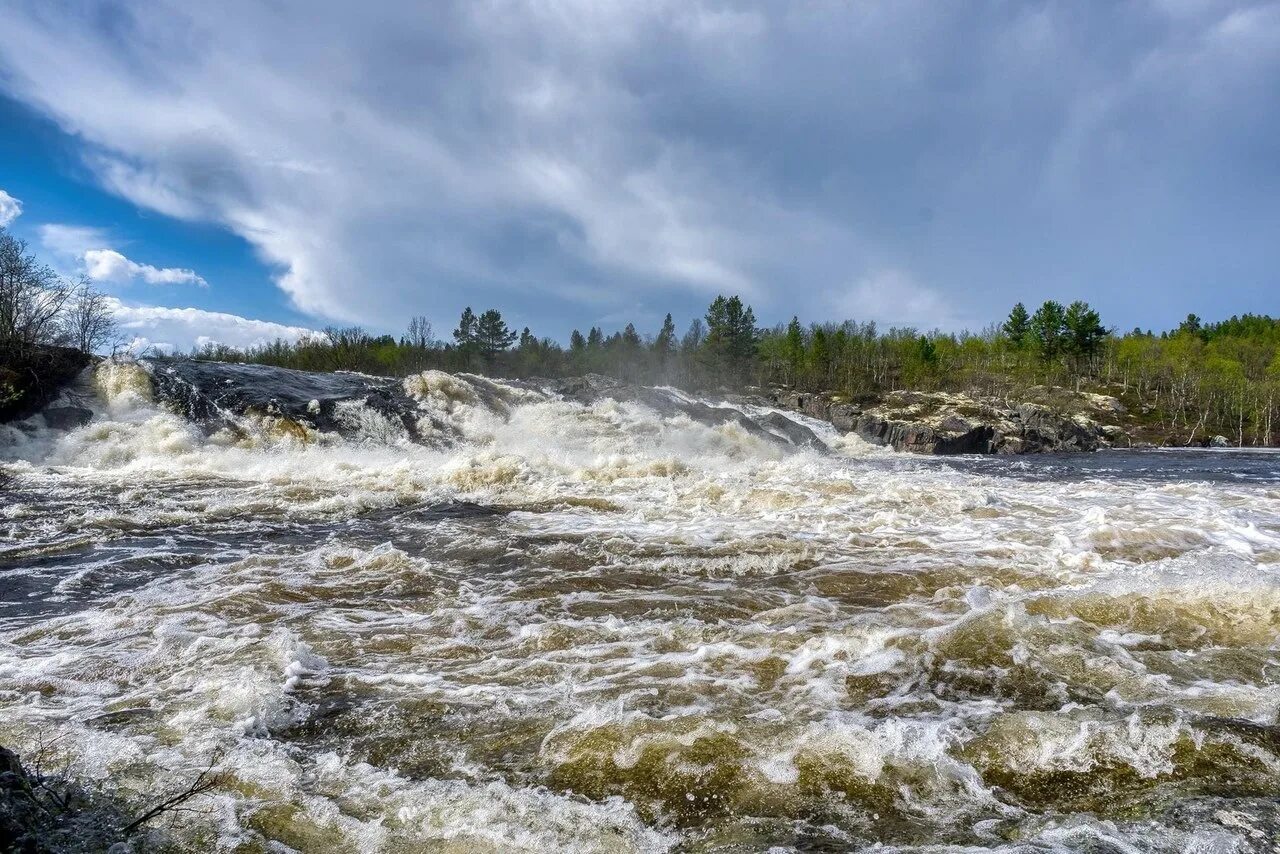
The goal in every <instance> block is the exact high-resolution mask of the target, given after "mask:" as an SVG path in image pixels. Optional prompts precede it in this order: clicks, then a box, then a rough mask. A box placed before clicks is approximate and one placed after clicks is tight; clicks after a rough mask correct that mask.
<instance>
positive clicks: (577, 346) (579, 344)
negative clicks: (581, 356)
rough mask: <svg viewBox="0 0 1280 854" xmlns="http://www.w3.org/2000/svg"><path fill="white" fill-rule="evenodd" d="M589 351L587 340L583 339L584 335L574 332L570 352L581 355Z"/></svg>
mask: <svg viewBox="0 0 1280 854" xmlns="http://www.w3.org/2000/svg"><path fill="white" fill-rule="evenodd" d="M585 349H587V339H586V338H583V337H582V333H581V332H579V331H578V330H576V329H575V330H573V334H572V335H570V336H569V350H570V351H572V352H574V353H581V352H582V351H583V350H585Z"/></svg>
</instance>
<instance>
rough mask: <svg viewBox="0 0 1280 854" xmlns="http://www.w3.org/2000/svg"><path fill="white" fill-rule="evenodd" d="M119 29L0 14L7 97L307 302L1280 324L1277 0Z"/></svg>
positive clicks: (422, 17) (78, 13)
mask: <svg viewBox="0 0 1280 854" xmlns="http://www.w3.org/2000/svg"><path fill="white" fill-rule="evenodd" d="M86 9H89V10H91V11H93V12H94V13H93V14H84V12H85V11H86ZM124 9H125V7H122V6H109V5H104V4H82V3H77V4H69V3H62V4H58V3H48V2H40V3H36V2H29V3H25V4H24V3H19V4H17V5H16V6H11V7H10V9H9V11H8V12H6V13H5V16H6V19H7V20H6V26H5V27H3V28H0V68H3V70H4V78H3V79H4V81H5V86H6V87H7V90H8V91H9V92H10V94H11V95H13V96H14V97H16V98H19V99H21V100H23V101H25V102H27V103H29V104H31V105H33V106H35V107H37V108H38V109H41V110H43V111H45V112H47V113H48V114H50V115H52V116H53V117H54V118H56V119H57V120H58V121H59V122H60V123H61V124H62V125H63V127H65V128H66V129H67V130H69V131H72V132H74V133H76V134H78V135H80V137H81V138H82V139H83V140H84V141H85V145H86V156H87V158H88V160H89V162H90V163H91V164H92V165H93V166H94V168H95V170H96V171H97V174H98V175H99V177H100V178H101V180H102V181H103V183H104V185H106V186H108V187H109V188H111V189H112V190H114V191H115V192H118V193H120V194H122V195H124V196H126V197H127V198H130V199H132V200H133V201H135V202H137V203H138V204H140V205H143V206H145V207H149V208H153V209H156V210H160V211H163V212H165V213H168V214H170V215H174V216H180V217H188V218H200V219H209V220H212V221H215V222H218V223H221V224H223V225H225V226H226V227H228V228H230V229H232V230H234V231H235V232H237V233H238V234H241V235H242V236H244V237H245V239H247V240H248V241H250V242H251V243H252V244H253V245H254V246H255V247H257V249H258V250H259V252H260V253H261V255H262V257H263V258H264V259H265V260H267V261H268V262H269V263H271V264H273V265H276V266H278V268H279V270H280V275H279V278H278V284H279V285H280V286H281V287H282V288H284V290H285V291H286V292H287V293H288V294H289V295H290V297H291V298H292V299H293V301H294V302H295V303H296V304H297V305H298V306H299V307H300V308H301V309H303V310H305V311H307V312H310V313H312V314H315V315H317V316H322V317H331V318H336V319H349V320H358V321H362V322H368V323H374V324H383V325H388V326H395V325H397V324H399V323H400V322H401V320H402V319H403V317H404V316H406V315H407V314H408V313H411V312H416V311H424V310H425V311H426V312H427V313H429V314H432V315H434V316H435V317H436V318H437V320H438V321H440V322H442V323H443V322H445V321H447V319H448V318H449V317H451V316H452V314H453V313H454V312H455V311H456V310H457V308H458V307H459V306H460V305H461V304H462V303H464V302H466V303H473V304H476V305H482V304H491V303H492V304H498V305H502V306H504V307H509V308H510V309H511V310H512V311H514V312H515V313H516V314H517V315H518V320H519V321H520V322H522V323H523V322H529V323H532V324H534V325H535V326H537V327H539V328H541V329H545V330H546V331H548V332H552V333H554V334H557V335H559V334H563V330H562V329H561V328H560V327H562V326H567V325H568V324H569V323H574V324H585V323H591V322H593V321H594V320H596V319H599V318H605V317H612V316H626V315H627V314H628V313H630V314H631V315H632V316H636V317H637V319H639V320H641V321H642V322H653V321H654V320H655V319H656V318H658V317H660V315H661V312H663V311H665V310H667V309H668V308H670V309H674V310H676V312H677V314H682V313H683V314H685V315H688V314H690V313H692V312H693V311H695V310H696V309H697V308H698V307H699V306H701V305H704V304H705V302H706V301H707V299H708V298H709V297H710V296H711V295H714V294H715V293H717V292H719V291H737V292H740V293H742V294H744V295H745V296H747V297H748V298H750V299H751V300H753V301H754V302H755V303H756V305H757V308H758V310H759V311H758V313H759V314H760V315H761V316H762V317H764V318H767V319H770V320H775V319H780V318H782V317H783V315H789V314H790V313H792V312H797V313H799V314H801V315H802V316H805V317H809V318H813V319H829V318H832V317H838V316H844V315H853V316H856V317H859V318H874V319H876V320H878V321H880V322H881V323H913V324H921V325H926V326H928V325H934V324H943V325H949V326H957V325H962V324H979V325H980V324H981V323H983V322H986V321H987V320H990V319H993V318H994V317H995V316H996V315H998V314H1000V313H1002V312H1003V311H1004V310H1006V308H1007V303H1011V302H1012V301H1013V300H1015V299H1025V300H1027V301H1033V300H1039V299H1043V298H1046V297H1056V298H1059V299H1071V298H1075V297H1083V298H1086V299H1089V300H1092V301H1094V302H1095V303H1097V304H1099V305H1100V306H1101V307H1102V308H1103V309H1104V312H1105V314H1106V316H1107V317H1108V319H1111V320H1114V321H1115V322H1117V323H1122V324H1132V323H1134V322H1138V321H1141V322H1143V323H1144V324H1151V325H1159V324H1161V323H1168V322H1170V321H1172V320H1174V319H1175V318H1176V317H1177V315H1178V314H1179V313H1185V312H1186V311H1190V310H1195V311H1198V312H1199V313H1201V314H1205V315H1214V314H1220V313H1231V312H1233V311H1240V310H1267V309H1268V308H1270V309H1271V310H1273V311H1274V310H1275V308H1276V306H1275V304H1274V303H1273V302H1271V300H1272V299H1273V298H1272V297H1271V296H1270V289H1271V288H1274V287H1276V285H1277V282H1276V279H1275V275H1274V273H1273V270H1274V269H1275V267H1276V262H1277V260H1280V259H1278V258H1277V255H1278V254H1280V253H1278V252H1277V250H1276V248H1275V246H1274V245H1273V244H1274V243H1275V240H1274V235H1275V234H1276V233H1278V232H1277V226H1280V222H1278V220H1280V216H1278V206H1277V203H1276V201H1275V200H1276V198H1277V190H1280V165H1278V164H1280V160H1278V159H1277V158H1276V157H1275V143H1274V140H1275V139H1276V138H1278V132H1280V107H1278V106H1277V98H1276V93H1277V92H1280V5H1278V4H1276V3H1215V2H1196V0H1167V2H1146V3H1143V2H1135V3H1127V4H1080V3H1070V2H1062V3H1052V2H1050V3H1001V4H958V3H957V4H938V3H932V2H928V3H925V2H918V3H916V2H893V3H876V2H866V3H843V2H842V3H835V2H829V3H828V2H820V0H814V2H806V3H793V4H775V3H759V4H752V3H732V4H729V3H710V2H706V3H695V2H686V0H682V1H681V2H673V3H668V4H664V3H648V4H614V3H602V2H597V3H580V2H536V3H535V2H530V3H507V2H490V3H472V2H466V3H461V2H460V3H452V4H450V3H439V4H428V5H423V4H419V3H403V4H391V3H378V4H374V8H360V9H354V8H353V7H351V5H350V4H348V3H336V2H335V3H314V2H313V3H307V4H285V3H276V4H270V5H263V4H259V3H249V2H244V3H236V2H232V3H225V4H206V3H200V4H197V3H167V4H166V3H157V4H154V5H153V6H151V7H149V8H148V10H147V13H146V15H145V16H144V15H141V14H140V13H136V12H135V13H133V14H132V15H131V14H130V13H129V12H127V11H124ZM1157 293H1158V294H1160V298H1159V299H1158V300H1153V299H1152V295H1153V294H1157Z"/></svg>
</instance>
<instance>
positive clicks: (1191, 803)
mask: <svg viewBox="0 0 1280 854" xmlns="http://www.w3.org/2000/svg"><path fill="white" fill-rule="evenodd" d="M1164 821H1165V822H1167V823H1168V824H1170V825H1172V826H1173V827H1177V828H1181V829H1183V830H1187V831H1203V830H1205V829H1207V828H1211V827H1216V828H1220V829H1222V830H1223V831H1225V832H1226V834H1228V835H1229V836H1231V837H1233V838H1234V839H1233V841H1234V843H1235V846H1234V847H1233V848H1232V849H1231V850H1233V851H1238V852H1241V854H1274V852H1276V851H1277V850H1278V849H1277V847H1276V846H1277V840H1280V799H1277V798H1219V797H1198V798H1189V799H1187V800H1184V801H1181V802H1179V803H1177V804H1174V805H1173V806H1171V807H1170V808H1169V809H1168V811H1167V812H1166V813H1165V816H1164Z"/></svg>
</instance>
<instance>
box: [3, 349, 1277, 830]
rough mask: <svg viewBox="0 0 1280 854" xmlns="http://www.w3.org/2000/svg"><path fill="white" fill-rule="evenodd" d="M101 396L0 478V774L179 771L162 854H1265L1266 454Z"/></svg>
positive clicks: (109, 777) (1272, 713) (523, 403)
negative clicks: (185, 809)
mask: <svg viewBox="0 0 1280 854" xmlns="http://www.w3.org/2000/svg"><path fill="white" fill-rule="evenodd" d="M138 372H139V369H138V368H136V367H130V366H115V367H112V368H111V369H110V370H107V371H104V372H102V374H100V376H99V387H100V394H101V397H100V399H99V401H98V403H97V404H96V407H97V408H98V410H99V412H98V415H97V417H96V418H95V419H94V420H93V421H92V422H91V423H90V424H88V425H87V426H85V427H83V428H80V429H78V430H75V431H73V432H71V433H52V432H43V431H35V432H34V433H31V434H29V435H28V434H21V433H20V432H18V431H14V430H8V431H7V433H5V434H4V436H3V437H0V461H3V462H0V496H2V497H3V501H2V502H0V744H6V745H8V746H11V747H14V748H16V749H18V750H19V751H20V752H22V751H23V750H24V749H30V746H31V745H32V744H34V743H36V741H37V740H38V739H44V740H48V739H50V738H56V739H57V740H58V743H59V744H61V745H63V747H64V748H66V749H67V750H68V751H69V752H70V753H71V754H73V755H74V757H75V758H74V763H73V766H72V771H73V773H75V774H76V775H77V776H79V777H80V778H81V779H83V780H85V781H101V783H102V785H105V786H108V787H110V788H112V789H114V790H115V791H117V792H119V793H121V795H122V796H124V797H126V798H134V799H139V800H145V799H146V797H147V796H148V795H149V794H152V793H157V792H164V791H168V790H169V789H172V788H174V787H180V786H181V784H182V783H183V782H184V781H187V780H189V779H190V778H191V777H192V776H194V774H195V773H197V772H198V771H199V770H200V769H201V768H203V767H205V766H206V765H207V764H208V763H209V762H210V761H215V762H216V763H217V767H218V768H219V769H220V770H222V771H223V772H224V775H225V776H224V780H225V785H224V786H223V787H222V789H220V790H219V791H218V792H217V793H216V794H214V795H211V796H208V797H206V798H204V799H202V800H201V802H200V804H199V810H198V811H196V812H192V813H184V814H181V815H179V816H177V817H176V821H175V823H174V824H173V826H172V828H171V833H172V834H173V839H174V840H176V843H177V844H178V845H179V847H180V848H185V849H186V850H193V851H204V850H223V851H237V852H252V851H262V852H266V851H286V850H290V849H292V850H297V851H307V852H311V851H317V852H321V851H396V852H399V851H423V852H427V851H430V852H473V851H494V852H500V851H501V852H505V851H564V852H594V851H610V852H631V851H635V852H649V851H653V852H657V851H690V852H694V851H698V852H701V851H717V852H747V851H766V850H774V851H779V852H782V851H846V850H865V849H869V848H874V849H875V850H878V851H923V850H928V851H985V850H994V851H1009V852H1014V851H1016V852H1032V851H1080V850H1087V851H1100V852H1101V851H1107V852H1109V851H1117V852H1122V851H1123V852H1129V851H1170V852H1172V851H1200V852H1216V851H1222V852H1228V851H1246V850H1271V849H1269V848H1265V847H1257V846H1265V845H1269V844H1271V841H1270V840H1271V834H1273V833H1274V829H1275V827H1276V826H1277V825H1276V816H1277V812H1278V809H1277V806H1276V805H1277V796H1280V730H1278V729H1277V728H1276V727H1275V724H1276V723H1277V713H1278V710H1280V637H1278V633H1280V458H1278V457H1277V456H1275V455H1272V454H1268V453H1262V452H1253V453H1249V452H1228V451H1195V452H1193V451H1185V452H1184V451H1176V452H1173V451H1170V452H1147V453H1121V452H1106V453H1099V454H1095V455H1081V456H1061V457H1037V458H1000V459H996V458H981V459H972V458H951V459H941V458H921V457H915V456H907V455H899V454H894V453H892V452H888V451H885V450H882V449H874V448H870V447H868V446H866V445H864V444H862V443H861V442H859V441H858V440H856V439H853V438H846V437H840V436H837V435H835V434H834V433H833V432H832V431H830V429H829V428H828V429H826V430H823V428H822V427H821V425H817V424H814V423H812V422H805V423H806V424H808V425H809V426H810V427H811V428H813V429H815V431H817V432H819V433H820V435H821V436H822V438H823V440H824V442H825V443H826V444H827V445H828V446H829V452H828V453H820V452H817V451H813V450H793V449H790V448H787V447H784V446H782V445H780V444H777V443H771V442H768V441H765V440H763V439H762V438H761V437H759V436H756V435H751V434H749V433H747V432H744V431H743V430H742V429H741V428H740V427H739V426H737V425H732V424H730V425H725V426H722V427H718V428H717V427H708V426H704V425H702V424H698V423H694V422H693V421H690V420H689V419H688V418H684V417H682V416H678V415H677V416H661V415H659V414H657V413H656V412H655V411H653V410H651V409H648V408H646V407H644V406H642V405H640V404H635V403H618V402H614V401H604V402H601V403H597V404H594V405H582V404H577V403H568V402H563V401H560V400H556V399H552V398H549V397H547V396H546V395H539V394H535V393H533V392H531V391H528V390H524V389H518V388H513V387H505V386H501V385H498V384H487V383H486V384H485V386H486V388H485V391H486V394H485V395H480V394H478V393H477V384H479V383H481V382H482V381H480V380H478V379H472V380H468V379H465V378H450V377H446V376H444V375H438V374H431V375H424V377H421V378H417V379H416V380H411V381H409V384H408V385H407V388H408V389H409V390H410V391H411V392H412V394H413V395H414V396H415V397H416V398H417V399H418V400H420V401H421V406H422V407H423V410H424V412H425V411H428V410H429V411H430V412H431V413H432V415H433V417H434V418H435V419H436V423H439V422H440V421H447V422H448V423H449V424H450V425H451V429H452V433H453V435H454V436H455V437H456V436H460V437H462V438H461V439H457V438H455V439H453V440H451V441H449V442H442V443H440V444H438V445H437V446H436V447H427V446H422V445H417V444H411V443H408V442H407V441H405V440H403V438H402V437H400V436H398V434H397V432H396V430H395V429H393V425H389V424H386V423H380V422H379V420H378V418H377V417H375V416H374V415H372V414H369V415H368V417H367V419H366V420H367V424H365V426H364V429H362V431H361V432H360V434H359V435H358V436H355V437H348V438H345V439H340V438H337V437H334V436H316V435H310V436H307V435H297V431H290V430H282V429H279V425H272V424H270V423H268V422H265V421H264V422H261V423H259V424H257V425H256V427H255V428H253V429H249V428H246V429H244V430H240V431H237V432H228V431H226V430H223V431H220V432H217V433H214V434H213V435H206V432H207V431H205V430H202V429H201V428H200V427H198V426H196V425H194V424H192V423H190V422H188V421H187V420H185V419H184V418H181V417H179V416H177V415H174V414H171V413H170V412H169V411H167V410H166V408H165V407H164V406H163V405H161V404H159V403H156V402H153V401H152V400H151V392H150V391H149V388H148V386H147V383H146V382H145V378H140V377H139V376H138V375H137V374H138ZM495 390H496V391H497V396H496V398H495V396H494V395H495ZM495 399H496V400H497V401H498V403H497V404H495V403H494V401H495ZM482 401H487V402H482ZM353 417H363V416H361V414H360V413H354V414H353ZM0 429H2V428H0ZM281 846H287V847H281ZM1250 846H1255V847H1250Z"/></svg>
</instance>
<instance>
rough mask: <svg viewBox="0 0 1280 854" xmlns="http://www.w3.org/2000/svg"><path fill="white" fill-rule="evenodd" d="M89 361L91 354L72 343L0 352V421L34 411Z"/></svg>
mask: <svg viewBox="0 0 1280 854" xmlns="http://www.w3.org/2000/svg"><path fill="white" fill-rule="evenodd" d="M91 361H93V358H92V357H91V356H87V355H85V354H84V353H81V352H80V351H79V350H77V349H75V348H74V347H37V348H35V349H34V350H31V351H29V352H24V353H21V354H19V353H5V354H0V423H4V422H6V421H17V420H19V419H21V418H26V417H28V416H30V415H34V414H35V413H36V412H38V411H39V410H40V408H41V407H43V406H45V405H46V404H48V403H49V402H50V401H52V400H53V399H54V398H55V397H57V396H58V393H59V392H61V391H62V389H63V388H64V387H66V386H67V385H69V384H70V383H71V382H72V381H74V380H75V378H76V377H77V376H78V375H79V374H80V372H81V371H82V370H84V368H85V367H86V366H87V365H88V364H89V363H90V362H91Z"/></svg>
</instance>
